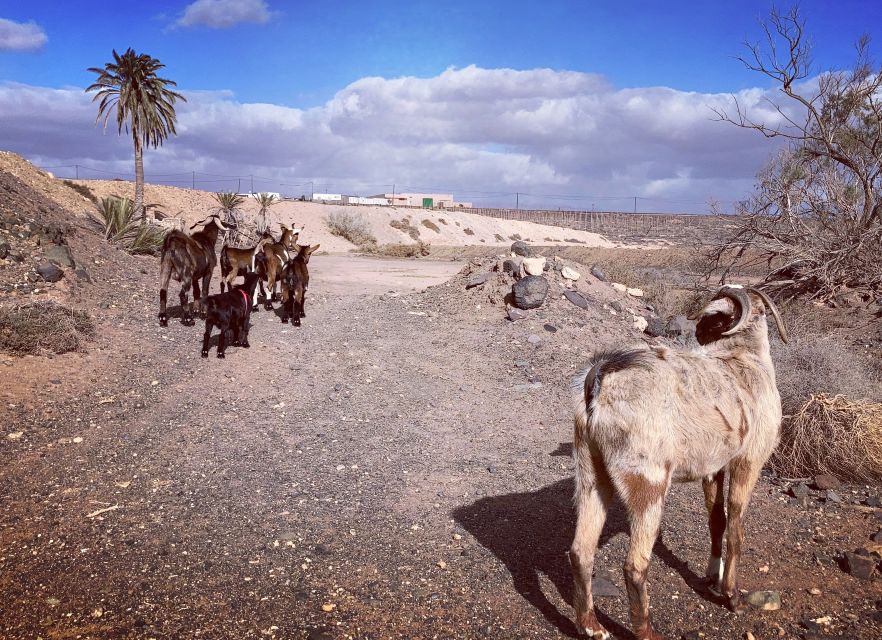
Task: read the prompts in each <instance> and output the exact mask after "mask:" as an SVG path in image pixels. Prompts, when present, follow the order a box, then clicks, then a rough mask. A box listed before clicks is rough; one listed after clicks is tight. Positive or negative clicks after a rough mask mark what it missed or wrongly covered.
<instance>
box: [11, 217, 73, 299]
mask: <svg viewBox="0 0 882 640" xmlns="http://www.w3.org/2000/svg"><path fill="white" fill-rule="evenodd" d="M68 271H69V272H77V274H78V277H80V278H83V277H88V276H86V275H85V272H84V271H83V272H82V274H80V273H79V272H78V271H77V266H76V263H75V261H74V258H73V255H72V254H71V251H70V247H68V245H67V241H66V239H65V230H64V229H62V228H61V227H59V226H58V225H54V224H47V225H41V224H39V223H36V222H31V221H25V220H22V219H21V218H20V217H19V216H17V215H15V214H14V213H12V212H11V211H0V272H2V277H0V290H2V291H3V292H5V293H19V294H31V293H42V292H45V291H46V289H47V287H48V285H49V284H52V283H55V282H58V281H59V280H61V279H62V278H64V277H65V274H66V272H68ZM80 271H82V270H80Z"/></svg>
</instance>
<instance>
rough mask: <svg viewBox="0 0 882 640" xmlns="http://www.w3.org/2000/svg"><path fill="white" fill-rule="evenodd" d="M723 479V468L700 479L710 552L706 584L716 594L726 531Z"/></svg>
mask: <svg viewBox="0 0 882 640" xmlns="http://www.w3.org/2000/svg"><path fill="white" fill-rule="evenodd" d="M725 480H726V471H725V470H724V469H721V470H720V471H718V472H717V473H715V474H713V475H709V476H706V477H705V478H702V480H701V487H702V489H704V504H705V506H706V507H707V517H708V520H707V524H708V528H709V529H710V537H711V552H710V558H709V559H708V561H707V570H706V571H705V576H706V580H707V584H708V586H709V587H710V588H711V590H712V591H716V592H717V594H718V595H719V592H720V590H721V585H722V581H723V536H724V535H725V533H726V510H725V508H724V506H723V503H724V498H723V485H724V483H725Z"/></svg>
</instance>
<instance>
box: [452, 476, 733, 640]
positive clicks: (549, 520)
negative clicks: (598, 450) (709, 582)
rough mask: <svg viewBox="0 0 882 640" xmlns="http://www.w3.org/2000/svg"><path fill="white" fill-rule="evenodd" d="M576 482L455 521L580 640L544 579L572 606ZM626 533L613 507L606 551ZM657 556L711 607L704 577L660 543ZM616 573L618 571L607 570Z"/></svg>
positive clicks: (616, 631)
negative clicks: (549, 594) (545, 587)
mask: <svg viewBox="0 0 882 640" xmlns="http://www.w3.org/2000/svg"><path fill="white" fill-rule="evenodd" d="M574 489H575V483H574V481H573V479H572V478H568V479H566V480H561V481H559V482H555V483H554V484H552V485H549V486H547V487H543V488H541V489H538V490H537V491H527V492H523V493H510V494H506V495H501V496H492V497H488V498H482V499H480V500H477V501H476V502H474V503H472V504H470V505H467V506H464V507H460V508H458V509H455V510H454V512H453V517H454V519H455V520H456V521H457V522H458V523H459V524H460V525H461V526H462V527H463V528H465V529H466V530H467V531H468V532H469V533H471V534H472V535H473V536H474V537H475V539H476V540H477V541H478V542H479V543H480V544H481V545H483V546H484V547H485V548H487V549H488V550H490V551H491V552H493V554H494V555H496V557H497V558H499V559H500V560H501V561H502V562H503V563H504V564H505V566H506V568H507V569H508V571H509V572H510V573H511V576H512V581H513V583H514V587H515V589H516V590H517V592H518V593H519V594H520V595H521V596H522V597H523V598H524V599H525V600H527V602H529V603H530V604H531V605H532V606H534V607H535V608H536V609H538V610H539V612H540V613H541V614H542V615H543V616H544V617H545V619H546V620H548V621H549V622H550V623H551V624H553V625H554V626H555V627H556V628H557V629H558V630H559V631H560V632H561V633H564V634H566V635H567V636H570V637H573V638H576V637H579V636H580V634H579V630H578V629H577V628H576V625H575V624H574V623H573V621H572V614H573V612H572V610H571V609H570V610H568V611H563V612H562V611H560V610H559V609H558V608H557V606H555V604H554V603H553V602H552V601H551V600H549V599H548V597H547V596H546V595H545V594H544V593H543V592H542V586H541V582H540V579H539V578H540V575H541V574H544V575H545V576H547V578H548V579H549V580H550V581H551V582H552V583H553V584H554V586H555V588H556V589H557V590H558V593H559V594H560V596H561V598H562V599H563V600H564V601H565V602H567V603H569V604H570V606H572V602H573V597H572V596H573V585H572V577H571V574H570V567H569V561H568V559H567V555H566V553H567V550H568V549H569V548H570V544H571V543H572V540H573V534H574V532H575V513H574V509H573V491H574ZM627 532H628V518H627V514H626V512H625V510H624V507H623V506H622V505H621V504H620V503H618V502H615V503H614V504H613V506H612V508H611V509H610V511H609V513H608V515H607V519H606V525H605V526H604V528H603V532H602V534H601V536H600V546H601V547H602V546H604V545H605V544H606V543H607V542H608V541H609V540H610V539H611V538H612V537H613V536H615V535H617V534H619V533H627ZM653 553H654V554H655V556H656V557H657V558H658V559H660V560H661V561H662V562H663V563H664V564H666V565H667V566H669V567H670V568H671V569H673V570H674V571H676V572H677V573H679V574H680V576H681V577H682V578H683V579H684V580H685V582H686V584H688V585H689V587H690V588H692V589H693V590H694V591H696V592H697V593H699V594H700V595H701V596H702V597H703V598H705V599H706V600H709V601H711V602H715V603H716V602H717V601H716V600H715V599H714V598H713V596H711V595H710V594H709V593H708V592H707V590H706V588H705V586H704V582H703V579H702V577H701V576H699V575H697V574H696V573H695V572H694V571H692V570H691V569H690V568H689V565H688V563H687V562H686V561H685V560H681V559H680V558H678V557H677V556H676V555H675V554H674V553H673V552H672V551H671V550H670V549H669V548H668V547H667V545H666V544H665V543H664V541H662V539H661V537H660V538H659V541H658V542H657V543H656V545H655V548H654V549H653ZM608 569H612V570H613V571H615V570H617V569H618V567H608ZM597 616H598V619H599V620H600V623H601V624H603V625H604V626H605V627H606V628H607V629H608V630H609V631H610V632H611V633H612V634H613V635H614V636H616V637H619V638H633V637H634V636H633V634H631V632H630V631H628V630H627V629H626V628H625V627H623V626H622V625H621V624H620V623H618V622H616V621H614V620H612V619H611V618H609V616H607V615H606V614H604V613H603V612H602V611H598V612H597Z"/></svg>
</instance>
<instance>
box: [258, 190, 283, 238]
mask: <svg viewBox="0 0 882 640" xmlns="http://www.w3.org/2000/svg"><path fill="white" fill-rule="evenodd" d="M254 199H255V200H257V204H258V206H259V207H260V211H259V212H258V213H257V237H258V238H259V237H260V236H261V235H263V232H264V231H266V230H267V229H268V228H269V221H268V220H267V219H266V218H267V213H268V211H269V208H270V207H271V206H273V205H274V204H277V203H278V202H279V199H278V198H277V197H276V195H275V194H273V193H265V192H261V193H257V194H255V195H254Z"/></svg>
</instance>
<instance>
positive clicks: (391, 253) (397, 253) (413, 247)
mask: <svg viewBox="0 0 882 640" xmlns="http://www.w3.org/2000/svg"><path fill="white" fill-rule="evenodd" d="M361 250H362V251H363V252H364V253H369V254H372V255H376V256H386V257H389V258H422V257H425V256H427V255H429V253H431V251H432V245H430V244H429V243H428V242H423V241H422V240H420V241H419V242H417V243H416V244H399V243H393V244H379V245H378V244H367V245H364V246H362V247H361Z"/></svg>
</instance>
